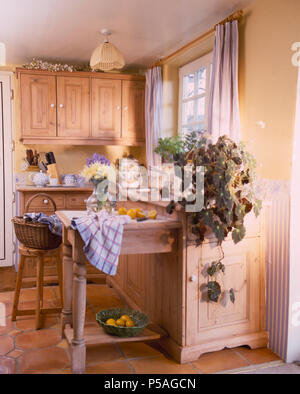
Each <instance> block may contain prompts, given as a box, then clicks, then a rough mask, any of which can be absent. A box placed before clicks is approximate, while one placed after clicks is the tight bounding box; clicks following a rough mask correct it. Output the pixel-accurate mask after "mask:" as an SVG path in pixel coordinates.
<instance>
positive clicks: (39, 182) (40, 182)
mask: <svg viewBox="0 0 300 394" xmlns="http://www.w3.org/2000/svg"><path fill="white" fill-rule="evenodd" d="M48 182H49V177H48V175H46V174H45V173H43V171H40V172H37V173H36V174H35V175H34V177H33V183H34V184H35V186H37V187H44V186H46V185H47V183H48Z"/></svg>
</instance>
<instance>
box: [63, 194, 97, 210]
mask: <svg viewBox="0 0 300 394" xmlns="http://www.w3.org/2000/svg"><path fill="white" fill-rule="evenodd" d="M90 194H92V192H88V193H72V194H67V195H66V209H85V208H86V203H85V200H87V199H88V198H89V196H90Z"/></svg>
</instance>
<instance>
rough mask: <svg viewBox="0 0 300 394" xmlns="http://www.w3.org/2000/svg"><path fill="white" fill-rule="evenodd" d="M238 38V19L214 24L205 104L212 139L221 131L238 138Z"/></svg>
mask: <svg viewBox="0 0 300 394" xmlns="http://www.w3.org/2000/svg"><path fill="white" fill-rule="evenodd" d="M238 41H239V33H238V21H236V20H235V21H233V22H227V23H226V24H225V25H217V27H216V34H215V43H214V53H213V63H212V74H211V88H210V98H209V105H208V132H209V133H210V134H211V135H212V140H213V142H216V141H217V139H218V138H219V137H220V136H221V135H224V134H226V135H228V136H229V137H230V138H231V139H233V140H234V141H236V142H239V140H240V112H239V95H238Z"/></svg>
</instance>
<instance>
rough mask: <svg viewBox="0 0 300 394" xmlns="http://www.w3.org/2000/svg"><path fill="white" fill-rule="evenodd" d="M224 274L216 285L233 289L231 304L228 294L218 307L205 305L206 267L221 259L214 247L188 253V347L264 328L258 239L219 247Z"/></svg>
mask: <svg viewBox="0 0 300 394" xmlns="http://www.w3.org/2000/svg"><path fill="white" fill-rule="evenodd" d="M222 246H223V250H224V254H225V258H224V260H222V262H223V263H224V265H225V267H226V268H225V274H220V276H219V277H218V282H219V283H220V284H221V287H222V290H223V289H226V290H230V288H233V289H234V292H235V302H234V303H232V302H231V301H230V298H229V293H228V291H227V292H225V293H224V294H223V295H221V296H220V299H219V301H218V302H217V303H215V302H212V301H208V298H207V283H208V281H209V280H214V279H211V278H210V277H209V276H208V275H207V273H206V270H207V267H208V266H209V265H210V264H211V262H213V261H217V260H218V258H219V257H220V251H219V248H218V246H217V244H211V243H210V244H206V245H203V246H201V247H200V248H197V247H195V246H189V247H188V249H187V262H188V264H187V322H188V325H187V333H186V338H187V345H193V344H200V343H203V339H205V342H207V343H209V341H214V340H218V339H223V338H227V337H228V338H229V337H232V336H237V335H246V334H251V333H256V332H259V331H261V330H262V329H263V328H264V322H263V321H262V318H261V316H262V315H261V311H262V308H264V307H265V306H264V305H263V301H262V300H263V292H264V284H263V283H262V280H261V278H263V277H264V273H263V269H264V267H263V264H262V260H261V253H260V238H259V237H257V238H248V239H245V240H243V241H242V242H241V243H239V244H236V245H235V244H234V243H233V242H232V241H226V242H223V244H222Z"/></svg>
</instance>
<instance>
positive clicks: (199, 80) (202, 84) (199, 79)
mask: <svg viewBox="0 0 300 394" xmlns="http://www.w3.org/2000/svg"><path fill="white" fill-rule="evenodd" d="M205 89H206V67H202V68H200V69H199V70H198V71H197V72H196V92H197V95H199V94H202V93H205Z"/></svg>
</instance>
